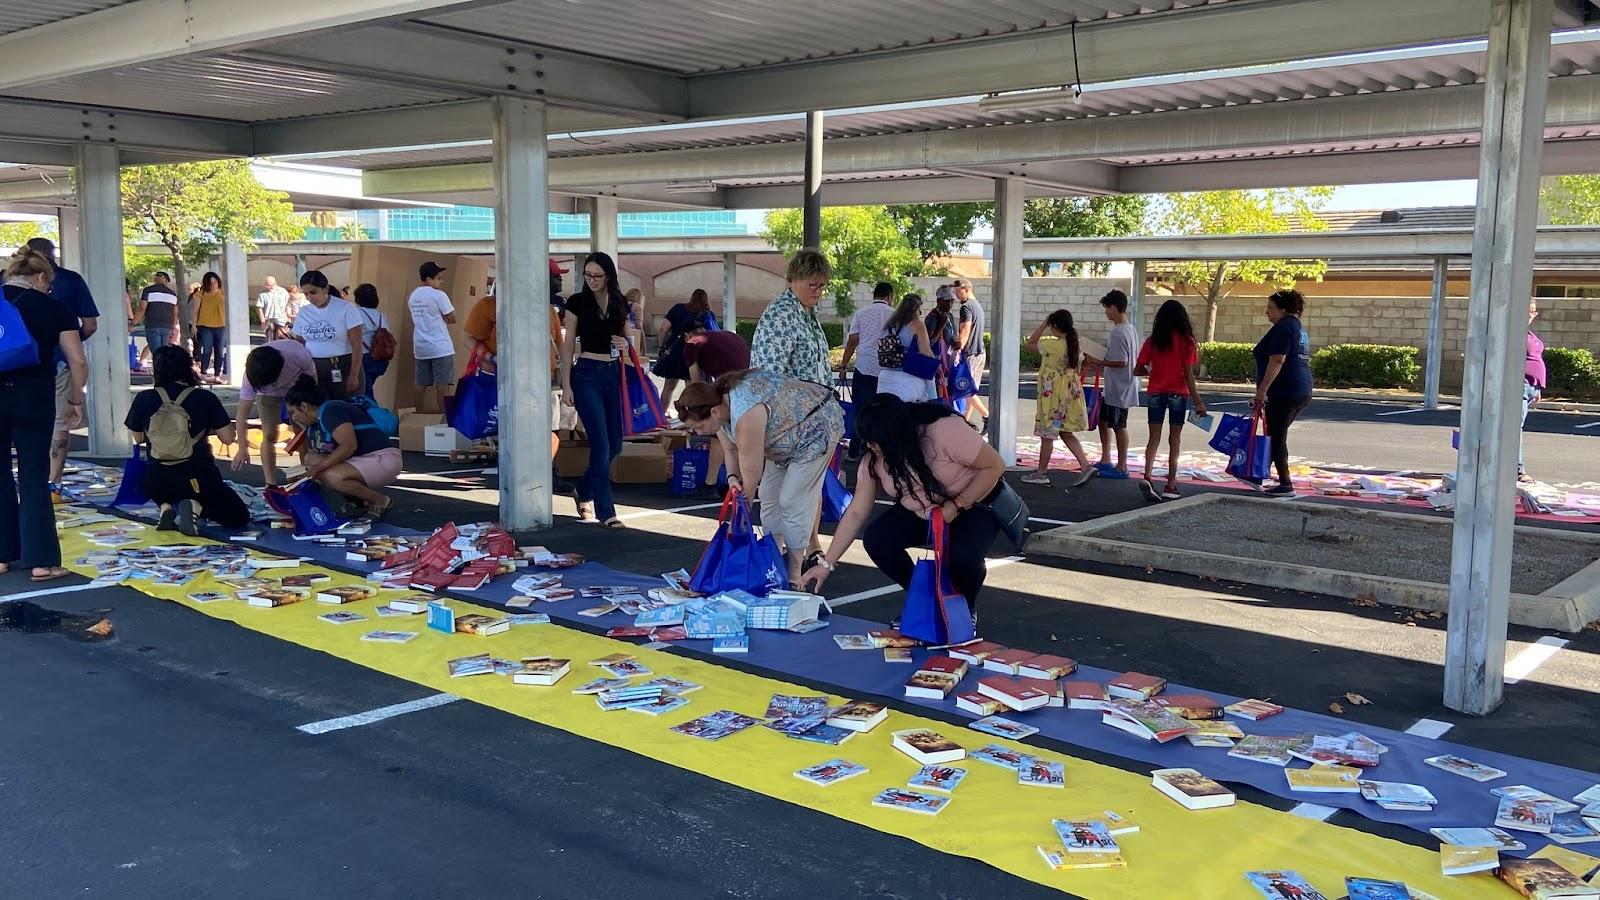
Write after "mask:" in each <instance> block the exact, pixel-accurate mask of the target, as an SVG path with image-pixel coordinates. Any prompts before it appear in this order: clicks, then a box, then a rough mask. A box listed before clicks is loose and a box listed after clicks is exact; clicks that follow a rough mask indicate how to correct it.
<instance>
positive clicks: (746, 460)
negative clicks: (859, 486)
mask: <svg viewBox="0 0 1600 900" xmlns="http://www.w3.org/2000/svg"><path fill="white" fill-rule="evenodd" d="M678 416H679V418H680V419H682V420H683V424H684V426H685V427H687V428H688V429H689V430H690V431H693V432H695V433H696V434H708V435H709V434H715V435H716V436H717V438H718V440H719V441H720V442H721V444H722V450H723V453H724V455H725V456H726V458H727V464H728V485H729V487H731V488H734V489H736V490H740V491H743V492H744V493H746V494H747V495H749V496H750V498H751V499H759V500H760V501H761V523H762V525H763V526H765V527H766V529H767V530H768V531H769V532H772V533H776V534H777V535H778V536H779V538H780V540H781V541H782V542H783V547H784V552H785V554H786V556H787V559H788V562H789V583H790V584H797V583H799V581H800V572H801V569H802V568H803V563H807V562H809V563H812V564H815V562H816V561H817V560H818V559H820V558H821V556H822V554H821V553H820V552H814V553H812V554H810V557H809V558H807V556H806V548H807V547H808V546H809V545H810V542H811V535H812V526H813V525H815V524H816V521H817V516H818V514H819V513H820V511H821V509H822V477H823V473H824V472H826V471H827V468H828V460H829V459H830V458H831V457H832V456H833V450H834V448H835V447H837V446H839V440H840V439H841V438H843V437H844V408H843V407H841V406H840V405H839V401H838V398H836V397H835V396H834V394H833V390H832V389H831V388H828V387H826V386H824V385H820V384H817V383H815V382H812V381H803V380H801V379H798V378H785V377H784V376H782V375H779V374H778V373H776V372H771V371H767V370H764V369H747V370H745V371H743V372H733V373H730V374H728V375H725V376H723V377H722V378H719V379H718V380H717V381H716V383H715V384H691V385H689V386H688V387H687V388H684V391H683V395H682V396H681V397H680V398H679V399H678ZM752 487H753V488H755V490H753V491H752V490H751V488H752ZM853 505H854V504H852V506H853ZM867 505H868V506H870V505H871V504H870V503H869V504H867Z"/></svg>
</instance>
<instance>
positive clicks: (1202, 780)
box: [1150, 769, 1234, 809]
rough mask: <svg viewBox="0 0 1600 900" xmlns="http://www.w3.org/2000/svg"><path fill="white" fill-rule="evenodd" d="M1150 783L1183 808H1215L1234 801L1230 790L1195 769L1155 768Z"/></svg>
mask: <svg viewBox="0 0 1600 900" xmlns="http://www.w3.org/2000/svg"><path fill="white" fill-rule="evenodd" d="M1150 783H1151V784H1152V785H1154V786H1155V789H1156V790H1158V791H1160V792H1161V793H1163V794H1166V795H1167V796H1168V797H1171V798H1172V799H1173V800H1176V801H1177V802H1178V803H1179V804H1180V805H1182V806H1183V808H1184V809H1215V808H1217V807H1219V806H1232V805H1233V801H1234V796H1233V792H1232V791H1230V790H1228V789H1227V788H1225V787H1223V786H1222V785H1220V784H1218V783H1216V782H1215V781H1212V780H1211V779H1210V778H1207V777H1206V776H1204V775H1202V774H1200V772H1199V771H1197V770H1195V769H1157V770H1155V771H1154V772H1151V773H1150Z"/></svg>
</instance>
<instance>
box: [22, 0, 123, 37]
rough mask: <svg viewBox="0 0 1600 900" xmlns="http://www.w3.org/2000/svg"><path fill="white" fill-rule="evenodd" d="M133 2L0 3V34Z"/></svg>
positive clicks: (27, 0)
mask: <svg viewBox="0 0 1600 900" xmlns="http://www.w3.org/2000/svg"><path fill="white" fill-rule="evenodd" d="M131 2H133V0H4V2H3V3H0V34H10V33H11V32H13V31H21V30H23V29H24V28H33V27H35V26H37V25H48V24H50V23H51V22H59V21H61V20H62V19H71V18H73V17H75V16H83V15H88V14H89V13H92V12H99V11H100V10H102V9H110V8H111V7H113V6H121V5H123V4H124V3H131Z"/></svg>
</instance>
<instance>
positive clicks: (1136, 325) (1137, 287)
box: [1128, 259, 1155, 335]
mask: <svg viewBox="0 0 1600 900" xmlns="http://www.w3.org/2000/svg"><path fill="white" fill-rule="evenodd" d="M1148 265H1149V263H1148V262H1146V261H1145V260H1142V259H1136V260H1134V261H1133V280H1132V283H1131V284H1130V285H1129V287H1130V288H1131V289H1132V290H1131V291H1130V292H1129V294H1128V322H1129V324H1131V325H1132V326H1133V330H1134V332H1135V333H1137V334H1141V335H1142V334H1144V320H1145V319H1147V318H1148V319H1150V321H1152V322H1153V321H1155V315H1154V314H1153V313H1152V314H1151V315H1149V316H1146V315H1145V314H1144V298H1145V289H1146V288H1145V282H1146V281H1148V280H1149V279H1148V278H1147V277H1146V275H1145V271H1146V267H1147V266H1148Z"/></svg>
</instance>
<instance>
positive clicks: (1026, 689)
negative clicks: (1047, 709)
mask: <svg viewBox="0 0 1600 900" xmlns="http://www.w3.org/2000/svg"><path fill="white" fill-rule="evenodd" d="M978 693H980V694H982V695H984V696H985V697H993V698H994V699H996V700H999V701H1000V702H1001V703H1004V704H1005V705H1007V706H1009V707H1011V708H1012V709H1015V710H1019V711H1022V710H1029V709H1038V708H1040V707H1041V706H1047V705H1049V703H1050V695H1051V691H1050V689H1049V686H1048V685H1044V686H1041V685H1040V684H1039V682H1037V681H1035V680H1033V679H1031V678H1001V677H999V676H990V677H989V678H984V679H982V680H980V681H979V682H978Z"/></svg>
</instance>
